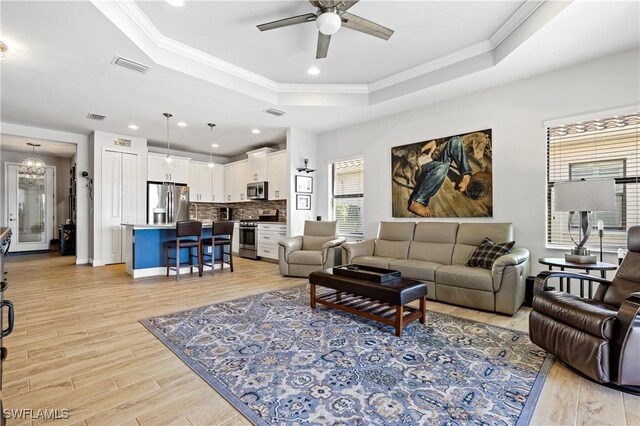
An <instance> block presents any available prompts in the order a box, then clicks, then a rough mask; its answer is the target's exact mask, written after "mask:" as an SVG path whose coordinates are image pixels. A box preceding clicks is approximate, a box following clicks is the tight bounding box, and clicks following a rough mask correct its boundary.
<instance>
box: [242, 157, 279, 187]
mask: <svg viewBox="0 0 640 426" xmlns="http://www.w3.org/2000/svg"><path fill="white" fill-rule="evenodd" d="M273 151H274V149H272V148H260V149H256V150H253V151H249V152H247V156H248V170H247V178H248V179H247V182H246V183H249V182H262V181H266V180H268V176H269V173H268V164H267V157H268V155H269V154H270V153H272V152H273Z"/></svg>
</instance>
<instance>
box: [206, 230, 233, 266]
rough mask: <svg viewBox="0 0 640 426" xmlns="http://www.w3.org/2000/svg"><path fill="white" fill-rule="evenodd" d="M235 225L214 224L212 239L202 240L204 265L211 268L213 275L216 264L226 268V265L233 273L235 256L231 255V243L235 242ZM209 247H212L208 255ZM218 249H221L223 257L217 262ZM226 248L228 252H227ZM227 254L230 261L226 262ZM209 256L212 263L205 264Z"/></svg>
mask: <svg viewBox="0 0 640 426" xmlns="http://www.w3.org/2000/svg"><path fill="white" fill-rule="evenodd" d="M233 225H234V223H233V222H232V221H225V222H213V223H212V224H211V238H203V239H202V264H203V265H206V266H210V267H211V273H212V274H213V269H214V267H215V264H216V263H220V265H222V267H223V268H224V264H225V263H226V264H227V265H229V266H230V267H231V272H233V254H231V241H232V240H233ZM207 247H211V254H209V253H207ZM216 247H220V250H221V256H220V259H219V260H220V261H219V262H217V260H216V258H215V256H216V252H215V250H216ZM225 248H227V249H228V251H225ZM225 254H226V255H227V257H228V261H227V262H225V261H224V256H225ZM206 256H208V257H209V258H210V259H211V263H205V257H206Z"/></svg>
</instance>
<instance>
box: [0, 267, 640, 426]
mask: <svg viewBox="0 0 640 426" xmlns="http://www.w3.org/2000/svg"><path fill="white" fill-rule="evenodd" d="M72 262H73V258H70V257H59V256H57V255H46V254H45V255H28V256H10V257H9V258H8V259H7V268H6V269H7V270H8V272H9V275H8V277H9V289H8V290H7V292H6V298H7V299H10V300H12V301H13V302H14V304H15V310H16V325H15V330H14V332H13V334H12V335H11V336H9V337H8V338H6V339H5V346H6V347H7V348H8V350H9V357H8V359H7V361H6V362H5V364H4V373H3V374H4V380H3V381H4V383H3V391H2V394H3V395H2V397H3V401H4V408H5V410H6V409H18V408H25V409H28V408H31V409H33V410H37V409H59V410H61V409H68V410H70V418H69V419H67V420H63V421H60V422H59V423H69V424H98V425H113V424H128V425H136V424H163V425H164V424H182V425H188V424H192V425H221V424H224V425H235V424H239V425H242V424H248V422H247V421H246V420H245V419H244V418H243V417H242V415H241V414H240V413H238V412H237V411H236V410H235V409H234V408H233V407H232V406H231V405H229V404H228V403H227V402H226V401H225V400H224V399H223V398H222V397H221V396H220V395H219V394H218V393H217V392H216V391H214V390H213V389H211V388H210V387H209V386H208V385H207V384H206V383H205V382H204V381H203V380H201V379H200V378H199V377H198V376H197V375H196V374H195V373H193V372H192V371H191V370H190V369H189V368H188V367H187V366H185V365H184V364H183V363H182V361H180V360H179V359H178V358H177V357H176V356H175V355H174V354H173V353H172V352H170V351H169V350H168V349H166V348H165V346H164V345H163V344H162V343H160V341H159V340H157V339H156V338H155V337H154V336H152V335H151V334H150V333H149V332H148V331H147V330H146V329H145V328H144V327H143V326H142V325H141V324H140V323H139V322H138V320H139V319H142V318H146V317H149V316H153V315H160V314H165V313H170V312H175V311H179V310H183V309H187V308H190V307H196V306H202V305H206V304H209V303H214V302H220V301H223V300H229V299H235V298H239V297H242V296H246V295H250V294H256V293H262V292H265V291H269V290H274V289H279V288H285V287H290V286H295V285H299V284H301V283H304V282H306V280H303V279H294V278H283V277H281V276H280V275H279V274H278V268H277V265H274V264H270V263H265V262H255V261H249V260H244V259H237V263H236V265H235V266H236V272H234V273H230V272H227V271H225V272H221V273H217V274H216V275H214V276H213V277H211V276H206V277H204V278H198V277H197V274H195V275H194V277H193V278H189V277H185V278H183V279H181V280H180V281H179V282H176V281H175V279H174V278H165V277H157V278H145V279H138V280H136V281H135V282H134V281H133V279H131V278H130V277H129V276H128V275H127V274H125V273H124V268H123V266H122V265H114V266H105V267H99V268H92V267H90V266H75V265H73V264H72ZM428 308H429V309H432V310H434V311H438V312H444V313H449V314H452V315H457V316H462V317H466V318H471V319H475V320H478V321H483V322H487V323H491V324H496V325H500V326H504V327H511V328H514V329H518V330H526V329H527V318H528V310H527V309H521V310H520V311H519V312H518V313H517V314H516V315H515V316H514V317H507V316H502V315H493V314H489V313H485V312H477V311H473V310H468V309H463V308H458V307H454V306H448V305H443V304H438V303H434V302H430V303H429V304H428ZM8 423H9V424H29V423H31V422H30V421H24V420H22V421H16V420H9V422H8ZM40 423H42V421H41V420H36V421H33V424H40ZM532 424H538V425H551V424H563V425H564V424H568V425H574V424H613V425H623V424H629V425H640V398H639V397H632V396H629V395H624V394H621V393H619V392H616V391H613V390H610V389H607V388H604V387H601V386H598V385H595V384H593V383H591V382H588V381H586V380H584V379H582V378H580V377H578V376H576V375H574V374H573V373H571V372H569V371H568V370H566V369H565V368H564V367H562V366H560V365H558V364H555V365H554V366H553V368H552V370H551V373H550V375H549V377H548V379H547V381H546V384H545V386H544V390H543V393H542V396H541V398H540V401H539V403H538V406H537V408H536V412H535V415H534V418H533V421H532Z"/></svg>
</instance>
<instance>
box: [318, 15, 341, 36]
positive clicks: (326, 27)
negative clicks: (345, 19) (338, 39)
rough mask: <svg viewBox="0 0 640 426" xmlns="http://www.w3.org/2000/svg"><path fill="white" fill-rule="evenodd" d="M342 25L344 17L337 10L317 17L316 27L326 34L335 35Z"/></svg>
mask: <svg viewBox="0 0 640 426" xmlns="http://www.w3.org/2000/svg"><path fill="white" fill-rule="evenodd" d="M341 26H342V19H340V16H339V15H338V14H337V13H335V12H324V13H323V14H321V15H320V16H318V19H316V27H318V31H320V32H321V33H322V34H324V35H333V34H335V33H337V32H338V30H339V29H340V27H341Z"/></svg>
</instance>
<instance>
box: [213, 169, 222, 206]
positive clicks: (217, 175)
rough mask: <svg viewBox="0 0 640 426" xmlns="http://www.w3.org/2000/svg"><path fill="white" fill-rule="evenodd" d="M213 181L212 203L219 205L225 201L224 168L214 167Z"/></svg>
mask: <svg viewBox="0 0 640 426" xmlns="http://www.w3.org/2000/svg"><path fill="white" fill-rule="evenodd" d="M212 178H213V181H212V182H211V201H213V202H214V203H219V202H222V201H224V166H223V165H221V164H214V165H213V173H212Z"/></svg>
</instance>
